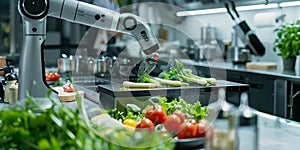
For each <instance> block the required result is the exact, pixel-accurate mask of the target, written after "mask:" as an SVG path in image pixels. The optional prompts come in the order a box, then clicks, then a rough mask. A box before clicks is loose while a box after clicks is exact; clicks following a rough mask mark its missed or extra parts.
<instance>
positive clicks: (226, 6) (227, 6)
mask: <svg viewBox="0 0 300 150" xmlns="http://www.w3.org/2000/svg"><path fill="white" fill-rule="evenodd" d="M225 8H226V10H227V12H228V14H229V15H230V17H231V19H232V20H233V21H235V18H234V16H233V15H232V13H231V11H230V8H229V5H228V3H226V2H225Z"/></svg>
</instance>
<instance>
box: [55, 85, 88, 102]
mask: <svg viewBox="0 0 300 150" xmlns="http://www.w3.org/2000/svg"><path fill="white" fill-rule="evenodd" d="M53 89H54V90H55V91H57V92H58V99H59V100H60V101H61V102H71V101H75V97H76V94H77V93H76V91H75V92H64V89H63V87H62V86H57V87H53ZM77 92H78V95H79V96H80V97H84V92H83V91H77Z"/></svg>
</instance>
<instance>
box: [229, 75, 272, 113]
mask: <svg viewBox="0 0 300 150" xmlns="http://www.w3.org/2000/svg"><path fill="white" fill-rule="evenodd" d="M227 80H229V81H234V82H239V83H245V84H249V86H250V90H249V105H250V106H251V107H253V108H255V109H257V110H259V111H263V112H266V113H269V114H275V113H276V101H275V97H274V91H275V84H274V83H275V79H273V78H270V77H267V76H261V75H256V74H249V73H241V72H231V71H227Z"/></svg>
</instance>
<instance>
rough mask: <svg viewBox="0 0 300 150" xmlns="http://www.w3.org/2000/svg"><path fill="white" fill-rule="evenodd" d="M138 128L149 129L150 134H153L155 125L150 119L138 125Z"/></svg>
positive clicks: (145, 119) (141, 121)
mask: <svg viewBox="0 0 300 150" xmlns="http://www.w3.org/2000/svg"><path fill="white" fill-rule="evenodd" d="M136 128H137V129H148V131H149V132H153V130H154V124H153V122H152V121H151V120H150V119H148V118H143V119H141V120H140V121H139V122H138V123H137V125H136Z"/></svg>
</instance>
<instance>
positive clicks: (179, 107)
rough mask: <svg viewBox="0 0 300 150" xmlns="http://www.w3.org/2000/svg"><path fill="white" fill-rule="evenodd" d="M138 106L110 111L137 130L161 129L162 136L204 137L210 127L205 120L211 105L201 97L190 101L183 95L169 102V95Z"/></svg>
mask: <svg viewBox="0 0 300 150" xmlns="http://www.w3.org/2000/svg"><path fill="white" fill-rule="evenodd" d="M137 110H138V111H134V110H133V109H132V108H131V109H128V108H127V109H126V111H125V112H124V111H118V110H116V109H113V110H109V111H108V114H109V115H110V116H111V117H112V118H115V119H117V120H119V121H120V122H122V123H123V125H125V126H129V127H131V128H133V129H134V130H133V131H135V132H134V133H136V132H139V131H141V130H142V131H143V129H144V130H146V131H148V132H150V133H155V132H159V133H160V135H162V136H165V135H168V136H172V137H176V136H177V138H178V139H187V138H200V137H204V136H205V131H206V130H207V128H208V122H207V121H206V120H205V118H206V117H207V113H208V109H207V106H201V103H200V102H199V101H198V102H196V103H194V104H187V103H186V102H185V101H184V100H183V99H180V100H177V99H174V100H172V101H171V102H168V101H167V98H163V97H161V98H158V102H157V103H153V104H152V105H149V106H147V107H145V109H143V110H139V109H137ZM130 134H132V132H131V133H130Z"/></svg>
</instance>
